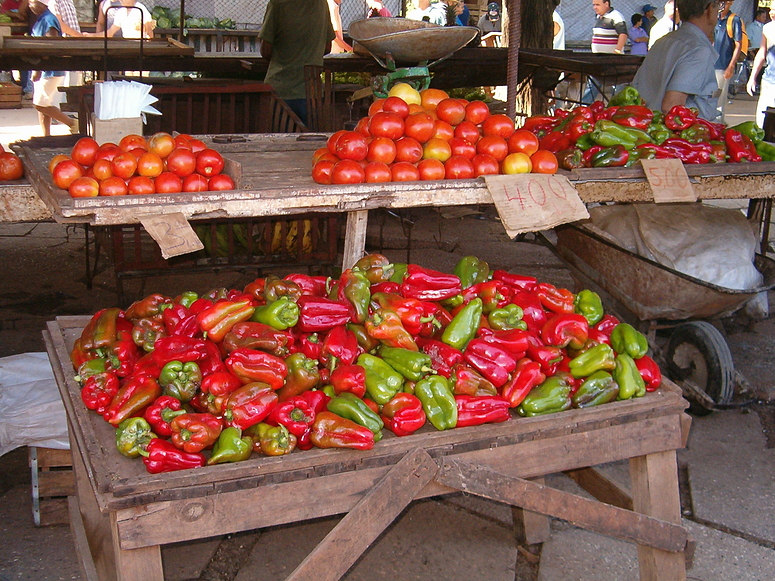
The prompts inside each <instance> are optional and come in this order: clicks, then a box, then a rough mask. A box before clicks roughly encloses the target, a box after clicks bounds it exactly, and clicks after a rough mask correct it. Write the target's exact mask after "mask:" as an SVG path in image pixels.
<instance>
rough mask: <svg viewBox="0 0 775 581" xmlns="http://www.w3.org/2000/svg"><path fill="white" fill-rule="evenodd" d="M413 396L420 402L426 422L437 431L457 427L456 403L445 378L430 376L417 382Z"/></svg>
mask: <svg viewBox="0 0 775 581" xmlns="http://www.w3.org/2000/svg"><path fill="white" fill-rule="evenodd" d="M414 395H415V396H417V398H418V399H419V400H420V402H422V407H423V410H425V415H426V416H427V418H428V421H429V422H430V423H431V424H432V425H433V427H434V428H436V429H437V430H449V429H451V428H454V427H455V426H456V425H457V402H456V401H455V396H454V395H453V394H452V390H451V389H450V387H449V382H448V381H447V378H446V377H444V376H441V375H431V376H428V377H426V378H425V379H422V380H420V381H418V382H417V384H416V385H415V386H414Z"/></svg>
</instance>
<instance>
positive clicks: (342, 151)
mask: <svg viewBox="0 0 775 581" xmlns="http://www.w3.org/2000/svg"><path fill="white" fill-rule="evenodd" d="M332 137H333V136H332ZM368 151H369V145H368V143H367V141H366V138H365V137H364V136H363V135H361V134H360V133H356V132H355V131H345V132H344V134H343V135H341V136H340V137H339V139H338V140H337V141H336V151H335V152H334V153H335V154H336V156H337V157H338V158H339V159H342V160H344V159H349V160H352V161H361V160H362V159H366V154H367V153H368Z"/></svg>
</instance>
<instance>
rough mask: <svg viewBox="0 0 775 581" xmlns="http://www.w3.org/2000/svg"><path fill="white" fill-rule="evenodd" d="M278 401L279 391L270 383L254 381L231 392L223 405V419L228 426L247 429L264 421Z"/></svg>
mask: <svg viewBox="0 0 775 581" xmlns="http://www.w3.org/2000/svg"><path fill="white" fill-rule="evenodd" d="M277 403H278V397H277V392H275V390H274V389H272V387H271V386H270V385H268V384H266V383H264V382H261V381H254V382H253V383H248V384H246V385H243V386H242V387H240V388H237V389H235V390H234V391H233V392H231V394H229V399H228V400H226V404H225V405H224V407H223V419H224V422H225V423H226V425H227V426H235V427H237V428H240V429H242V430H245V429H247V428H249V427H250V426H252V425H254V424H257V423H259V422H261V421H263V420H264V418H265V417H267V416H268V415H269V413H270V412H271V411H272V409H274V407H275V406H276V405H277Z"/></svg>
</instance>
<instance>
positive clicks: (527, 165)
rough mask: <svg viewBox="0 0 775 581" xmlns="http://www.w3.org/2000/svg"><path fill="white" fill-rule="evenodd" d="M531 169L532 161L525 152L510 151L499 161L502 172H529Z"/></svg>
mask: <svg viewBox="0 0 775 581" xmlns="http://www.w3.org/2000/svg"><path fill="white" fill-rule="evenodd" d="M532 169H533V162H531V161H530V156H529V155H527V154H526V153H522V152H517V153H510V154H508V155H507V156H506V158H505V159H504V160H503V161H502V162H501V172H502V173H504V174H517V173H530V172H531V171H532Z"/></svg>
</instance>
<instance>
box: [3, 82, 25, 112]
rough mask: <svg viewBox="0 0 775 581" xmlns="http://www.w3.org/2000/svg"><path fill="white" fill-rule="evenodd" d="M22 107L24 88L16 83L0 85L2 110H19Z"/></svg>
mask: <svg viewBox="0 0 775 581" xmlns="http://www.w3.org/2000/svg"><path fill="white" fill-rule="evenodd" d="M21 106H22V88H21V87H20V86H19V85H16V84H14V83H0V109H19V108H21Z"/></svg>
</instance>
